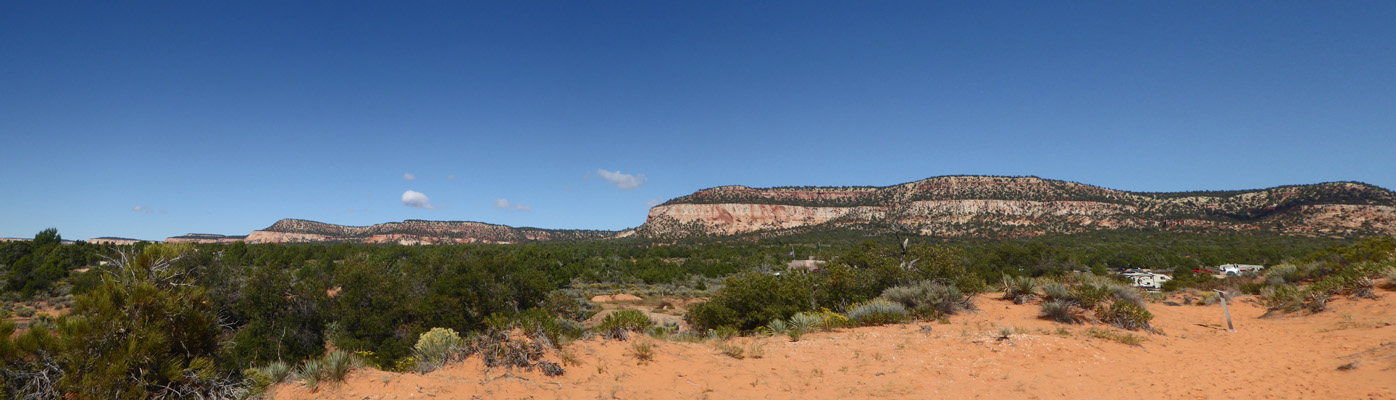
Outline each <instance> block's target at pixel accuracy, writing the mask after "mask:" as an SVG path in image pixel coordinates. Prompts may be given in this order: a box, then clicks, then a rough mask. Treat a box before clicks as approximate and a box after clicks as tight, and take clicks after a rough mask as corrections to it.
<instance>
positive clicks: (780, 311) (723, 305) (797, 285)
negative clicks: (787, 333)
mask: <svg viewBox="0 0 1396 400" xmlns="http://www.w3.org/2000/svg"><path fill="white" fill-rule="evenodd" d="M804 275H805V274H801V273H790V274H787V275H786V276H781V277H775V276H771V275H770V274H761V273H754V272H753V273H746V274H742V275H738V276H734V277H731V278H728V279H727V280H726V281H724V286H723V287H722V288H721V289H719V290H718V291H717V294H715V295H713V297H711V298H710V299H708V301H707V302H704V303H699V304H694V305H692V306H689V309H688V314H687V315H686V318H687V319H688V321H689V323H690V324H692V325H693V327H694V328H695V329H698V330H700V331H705V330H708V329H714V328H717V327H719V326H724V325H731V326H735V327H737V329H740V330H744V331H748V330H753V329H756V327H758V326H761V325H763V324H765V323H766V322H769V321H771V320H773V319H785V318H789V317H790V316H791V315H794V314H795V313H797V312H800V311H806V310H809V309H810V301H811V292H810V291H811V288H812V287H813V285H812V284H810V283H809V282H808V281H806V280H805V279H806V278H805V277H804ZM821 290H824V288H821ZM830 290H832V289H830Z"/></svg>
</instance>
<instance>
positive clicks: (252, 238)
mask: <svg viewBox="0 0 1396 400" xmlns="http://www.w3.org/2000/svg"><path fill="white" fill-rule="evenodd" d="M615 233H616V232H612V231H595V230H563V229H538V228H514V227H509V226H504V225H493V224H485V223H480V222H468V221H421V220H407V221H403V222H390V223H385V224H377V225H373V226H343V225H334V224H326V223H323V222H315V221H306V220H300V219H283V220H280V221H277V222H276V223H275V224H272V226H270V227H268V228H266V229H263V230H259V231H253V232H252V234H250V235H247V239H246V241H247V243H251V244H256V243H314V242H344V243H398V244H406V245H415V244H438V243H517V242H529V241H548V240H576V239H601V238H607V237H611V236H614V235H615Z"/></svg>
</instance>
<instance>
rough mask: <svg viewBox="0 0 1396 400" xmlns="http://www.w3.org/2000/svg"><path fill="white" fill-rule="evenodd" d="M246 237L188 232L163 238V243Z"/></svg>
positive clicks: (241, 238)
mask: <svg viewBox="0 0 1396 400" xmlns="http://www.w3.org/2000/svg"><path fill="white" fill-rule="evenodd" d="M245 239H247V236H246V235H243V236H227V235H214V234H209V233H190V234H187V235H184V236H172V237H168V238H165V243H205V244H207V243H234V242H241V241H243V240H245Z"/></svg>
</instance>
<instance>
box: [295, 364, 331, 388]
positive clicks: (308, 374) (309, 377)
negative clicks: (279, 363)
mask: <svg viewBox="0 0 1396 400" xmlns="http://www.w3.org/2000/svg"><path fill="white" fill-rule="evenodd" d="M324 376H325V367H324V364H321V363H320V360H305V364H301V369H300V370H297V371H296V377H297V378H300V379H301V380H304V381H305V386H306V387H308V388H311V389H315V387H316V386H319V385H320V379H321V378H324Z"/></svg>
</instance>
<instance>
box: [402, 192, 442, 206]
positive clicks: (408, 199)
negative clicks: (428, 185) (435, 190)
mask: <svg viewBox="0 0 1396 400" xmlns="http://www.w3.org/2000/svg"><path fill="white" fill-rule="evenodd" d="M402 205H404V206H408V207H415V208H425V209H428V210H430V209H433V208H436V206H433V205H431V199H428V198H427V195H425V194H422V192H418V191H415V190H408V191H406V192H402Z"/></svg>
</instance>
